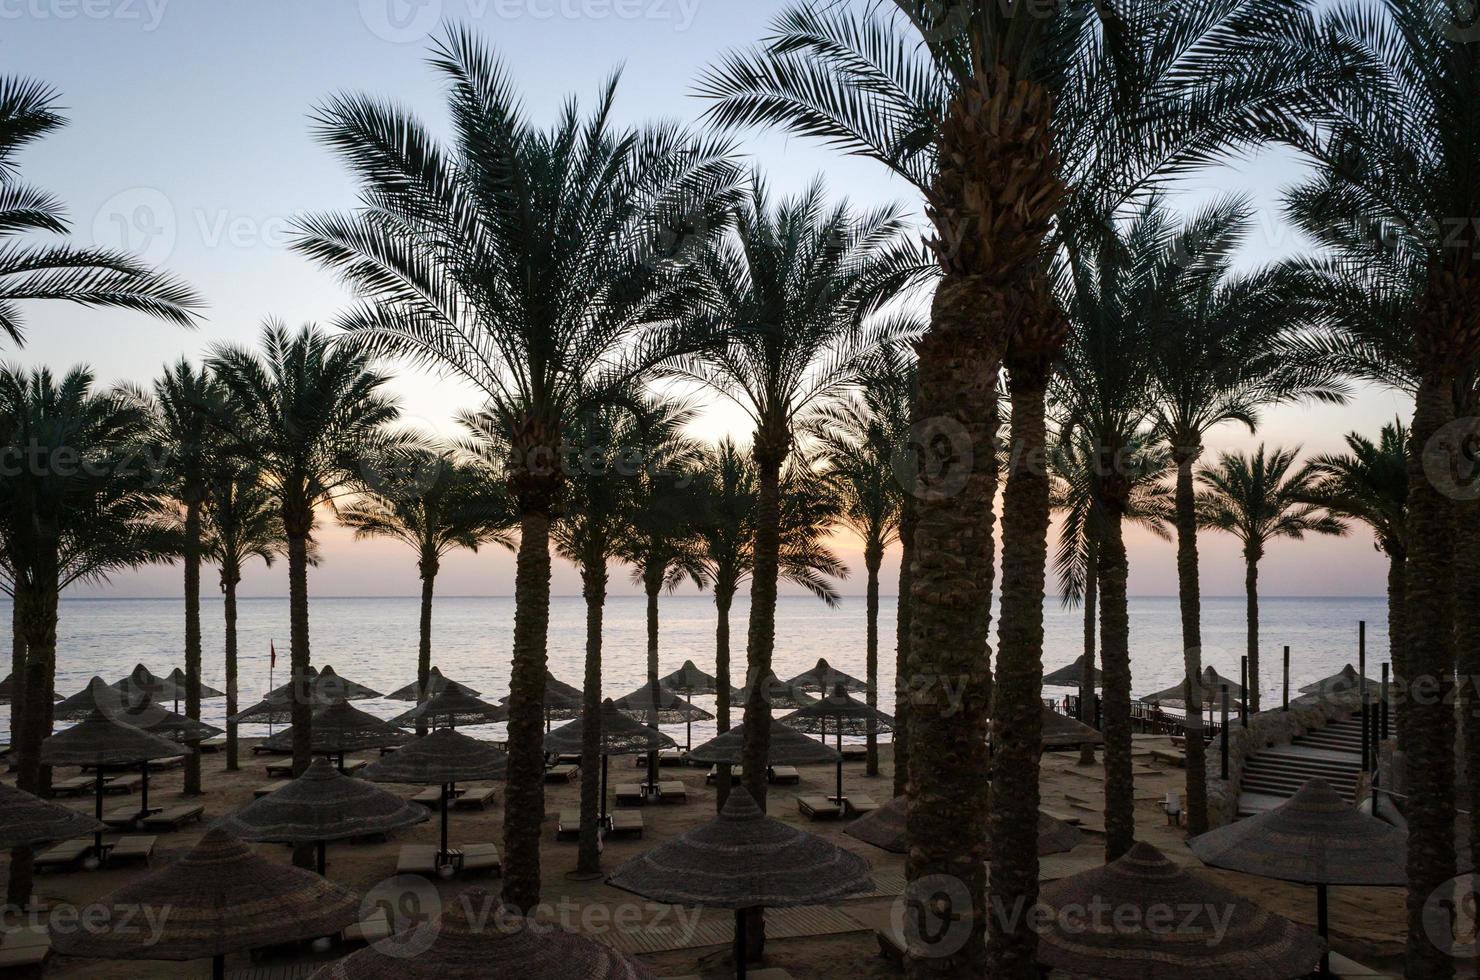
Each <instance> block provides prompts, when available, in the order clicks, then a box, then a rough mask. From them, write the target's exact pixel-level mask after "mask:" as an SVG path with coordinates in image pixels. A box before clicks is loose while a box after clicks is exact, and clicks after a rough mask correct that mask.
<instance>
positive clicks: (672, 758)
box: [658, 749, 689, 766]
mask: <svg viewBox="0 0 1480 980" xmlns="http://www.w3.org/2000/svg"><path fill="white" fill-rule="evenodd" d="M688 761H689V754H688V753H687V752H685V751H684V750H683V749H664V750H663V751H662V752H659V753H658V765H660V766H682V765H686V764H687V763H688Z"/></svg>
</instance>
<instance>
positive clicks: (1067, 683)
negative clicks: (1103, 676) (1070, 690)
mask: <svg viewBox="0 0 1480 980" xmlns="http://www.w3.org/2000/svg"><path fill="white" fill-rule="evenodd" d="M1083 674H1084V654H1082V653H1081V654H1080V655H1079V656H1078V657H1077V658H1076V659H1075V661H1074V662H1073V663H1072V664H1066V665H1065V666H1063V667H1060V668H1059V669H1058V670H1055V671H1050V672H1049V673H1047V674H1044V675H1043V683H1044V684H1045V685H1048V686H1050V687H1078V686H1079V681H1080V678H1081V677H1082V676H1083ZM1090 677H1091V678H1092V680H1091V683H1092V684H1093V685H1094V686H1095V687H1100V686H1101V681H1100V669H1099V668H1098V667H1095V666H1094V665H1091V666H1090Z"/></svg>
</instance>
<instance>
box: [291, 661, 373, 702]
mask: <svg viewBox="0 0 1480 980" xmlns="http://www.w3.org/2000/svg"><path fill="white" fill-rule="evenodd" d="M308 696H309V697H310V698H314V699H316V700H324V701H340V700H343V701H364V700H366V699H367V698H378V697H383V695H382V694H381V693H380V692H379V691H377V690H374V689H373V688H369V687H366V686H365V685H364V684H358V683H356V682H354V681H352V680H349V679H348V678H345V677H340V676H339V675H338V674H336V673H334V668H333V667H327V666H326V667H325V668H324V669H323V670H319V669H318V668H316V667H313V666H310V667H309V668H308ZM292 697H293V682H292V681H291V680H290V681H288V683H286V684H282V685H280V686H278V687H275V688H273V689H272V690H271V691H268V692H267V694H266V696H265V697H264V698H263V700H264V701H273V700H284V699H287V700H291V699H292Z"/></svg>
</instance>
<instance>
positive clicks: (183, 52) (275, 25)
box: [0, 0, 1410, 596]
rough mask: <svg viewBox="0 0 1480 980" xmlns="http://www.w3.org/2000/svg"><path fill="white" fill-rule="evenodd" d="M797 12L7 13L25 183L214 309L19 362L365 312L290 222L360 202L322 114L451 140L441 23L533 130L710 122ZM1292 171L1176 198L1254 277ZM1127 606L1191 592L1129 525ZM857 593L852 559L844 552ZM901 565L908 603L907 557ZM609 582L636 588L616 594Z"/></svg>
mask: <svg viewBox="0 0 1480 980" xmlns="http://www.w3.org/2000/svg"><path fill="white" fill-rule="evenodd" d="M784 6H785V3H783V2H782V0H0V66H3V67H0V72H3V73H5V74H18V75H23V76H27V77H31V78H36V79H40V80H43V81H45V82H47V83H49V84H50V85H52V86H53V87H54V88H56V89H57V91H58V92H59V93H60V95H61V97H60V105H61V106H62V107H64V114H65V116H66V117H67V119H68V120H69V125H68V126H67V127H66V128H65V129H64V130H62V131H61V132H60V133H57V134H55V135H53V136H51V137H49V138H48V139H46V140H45V141H43V142H41V143H40V144H37V145H35V146H33V147H32V148H30V149H28V150H27V151H26V152H25V154H24V155H23V156H22V158H21V161H20V163H21V168H22V174H23V176H24V177H25V179H27V180H28V181H29V182H31V183H33V184H36V185H38V186H40V187H42V188H44V189H46V190H48V191H50V192H52V193H54V194H56V195H58V196H59V197H60V198H61V199H62V200H63V201H65V202H67V203H68V206H69V208H70V212H71V219H72V225H73V227H72V237H73V238H74V240H76V241H80V242H90V243H95V244H99V245H106V246H110V247H122V248H127V249H129V250H131V251H134V252H136V253H138V254H141V255H142V256H144V257H145V258H147V259H148V260H149V261H151V262H154V263H157V264H159V265H161V266H163V267H165V268H168V269H170V270H171V271H173V272H175V273H177V274H178V275H179V276H181V277H183V278H184V279H185V280H186V281H188V282H189V283H190V284H191V285H193V286H194V287H195V288H196V289H197V290H198V291H199V292H200V293H201V294H202V296H203V297H204V298H205V300H206V302H207V304H208V309H207V310H206V312H205V318H204V321H203V322H202V323H201V325H200V326H199V328H198V329H196V330H194V331H186V330H182V329H180V328H179V327H176V326H172V325H168V324H164V323H161V322H156V321H152V320H150V319H148V318H145V317H142V316H139V315H136V314H129V313H121V312H107V311H94V310H85V309H81V308H76V307H70V306H60V305H45V306H43V305H39V304H33V305H32V306H31V307H30V308H29V309H27V311H26V315H27V319H28V327H27V343H26V345H25V347H24V348H23V349H21V350H19V351H16V350H10V351H7V352H6V353H5V355H4V356H5V357H7V358H8V359H10V360H11V361H13V362H16V363H20V364H22V365H25V366H27V367H31V366H37V365H42V364H45V365H50V366H52V367H53V368H58V369H60V368H63V367H66V366H70V365H72V364H76V363H79V362H84V363H87V364H90V365H91V366H92V367H93V368H94V369H95V371H96V372H97V373H98V375H99V377H100V379H101V380H102V381H104V382H113V381H135V382H142V381H145V380H147V379H150V378H152V377H154V376H155V375H157V374H159V373H160V371H161V369H162V367H163V366H164V365H165V364H166V363H169V362H172V361H174V360H177V359H178V358H180V357H182V356H184V357H188V358H191V359H192V360H198V359H199V357H200V356H201V354H202V353H203V352H204V351H205V350H206V349H207V348H209V347H210V346H211V345H213V344H217V343H236V344H251V343H252V342H253V341H254V340H255V338H256V337H257V335H258V332H259V330H260V327H261V324H262V322H263V321H264V320H265V319H266V318H268V317H277V318H281V319H283V320H285V321H287V322H288V323H290V324H298V323H305V322H327V321H329V320H331V319H332V318H333V317H334V315H335V313H336V312H337V311H339V310H340V309H342V308H343V307H344V306H345V305H346V304H347V302H348V299H349V297H348V295H347V294H346V292H345V291H344V290H343V289H342V288H341V287H340V286H339V285H338V284H337V283H336V281H335V279H334V277H333V276H332V275H331V274H330V273H327V272H325V271H323V270H321V269H319V268H317V267H316V266H314V265H313V264H311V263H310V262H309V261H307V260H306V259H304V258H302V257H300V256H297V255H295V254H293V253H291V252H290V251H289V250H288V249H287V247H286V241H287V237H288V232H289V227H290V222H291V220H292V218H293V216H295V215H297V214H300V213H303V212H307V211H323V210H335V209H345V208H350V207H352V206H353V205H354V204H355V190H354V185H353V182H352V181H351V179H350V177H349V176H348V174H347V173H346V171H345V170H344V169H343V168H342V167H341V165H340V164H339V163H338V162H337V161H336V160H335V159H334V158H333V157H332V156H331V154H330V153H329V152H328V151H327V150H326V149H325V148H324V147H322V146H321V145H319V144H318V143H316V142H315V140H314V137H313V135H312V133H311V129H310V123H309V116H310V113H311V111H312V109H313V107H314V106H315V105H316V104H318V103H320V102H322V101H323V100H324V99H325V98H327V97H328V96H330V95H331V94H334V93H338V92H366V93H370V94H373V95H376V96H381V97H385V98H389V99H393V100H395V101H396V102H398V103H401V104H403V105H405V106H408V107H410V108H411V109H412V110H413V111H414V112H415V113H416V114H417V115H418V116H420V117H421V118H423V119H424V120H426V121H427V123H428V124H429V125H430V126H432V127H433V128H434V129H436V130H438V131H445V119H446V113H445V110H444V107H443V100H442V88H441V83H440V80H439V79H438V77H437V76H436V75H435V74H434V72H433V71H432V70H431V69H430V68H429V67H428V66H427V64H426V61H425V59H426V54H427V48H428V42H427V36H428V34H429V33H430V34H436V33H438V32H440V31H441V30H442V25H443V24H445V23H449V22H457V23H467V24H471V25H472V26H473V27H474V28H476V29H477V30H478V31H479V32H480V33H481V34H482V35H483V36H484V37H485V38H486V39H487V40H488V41H489V42H490V43H491V44H492V45H494V46H495V47H496V49H497V50H498V51H499V53H500V54H501V56H502V57H503V58H504V59H505V61H506V63H507V65H508V67H509V70H510V72H511V74H512V76H513V77H514V78H515V79H516V80H517V82H518V84H519V86H520V87H521V90H522V91H523V93H524V99H525V103H526V106H527V109H528V112H529V114H530V116H531V117H532V118H533V119H535V120H538V121H549V120H552V119H553V117H554V115H555V113H556V112H557V111H558V110H559V109H560V107H561V106H562V104H563V103H564V102H565V100H566V99H567V98H569V97H571V96H572V95H574V96H577V97H579V98H581V99H583V100H584V101H586V102H588V103H589V102H590V101H591V99H592V98H594V96H595V93H596V92H597V90H598V89H599V87H600V86H601V84H602V83H603V82H604V81H605V80H606V78H607V77H608V76H609V74H610V73H611V72H612V71H614V70H620V71H621V72H622V79H621V85H620V89H619V98H618V112H619V115H620V116H621V118H622V119H623V120H624V121H628V122H634V123H635V122H639V121H643V120H652V119H678V120H682V121H685V122H688V123H693V124H696V125H697V120H698V117H699V115H700V114H701V113H702V111H703V103H702V102H700V101H699V100H697V99H696V98H694V97H693V94H692V92H693V82H694V80H695V79H696V78H697V77H698V75H699V74H700V73H701V72H702V71H703V69H704V68H705V67H706V66H708V65H710V64H712V63H713V62H714V61H715V60H717V58H718V56H719V55H720V54H722V53H723V52H724V51H725V50H726V49H728V48H730V47H733V46H736V45H743V44H748V43H751V42H753V41H756V40H758V39H760V38H762V37H764V36H765V34H766V31H767V25H768V23H769V21H770V20H771V19H772V18H773V17H774V16H775V15H776V14H777V13H778V12H779V11H780V10H781V9H783V8H784ZM740 147H741V152H742V153H743V154H744V155H745V156H746V157H747V158H748V159H749V161H750V162H752V163H753V165H755V166H756V167H758V168H760V169H761V170H762V171H763V172H764V174H765V176H766V178H767V179H768V181H769V182H770V183H771V184H772V185H773V187H774V189H775V191H776V192H777V193H790V192H795V191H797V190H800V189H801V188H802V187H804V186H805V185H806V184H808V183H809V182H811V181H812V180H813V179H814V178H815V177H816V176H818V175H822V176H823V177H824V178H825V179H826V183H827V186H828V188H829V190H830V192H831V193H832V194H833V195H835V196H838V197H843V196H846V197H847V198H849V199H850V200H852V201H854V202H856V203H858V204H860V205H865V206H874V205H877V204H879V203H882V202H886V201H897V202H900V203H901V204H903V205H905V206H906V207H908V208H910V209H912V210H913V211H914V212H915V213H917V214H918V211H919V204H918V200H917V199H916V196H915V194H914V192H913V189H912V188H910V187H909V186H908V185H906V184H904V183H903V182H902V181H899V180H897V179H895V178H892V177H891V176H890V175H888V174H887V172H886V171H885V170H884V168H882V167H881V166H879V165H877V164H874V163H872V162H870V161H866V160H861V159H856V158H848V157H844V156H841V155H839V154H837V153H835V152H832V151H828V150H825V149H823V148H821V147H818V146H816V145H815V144H812V143H809V142H806V141H801V140H795V139H791V138H788V137H787V136H785V135H784V134H781V133H779V132H760V133H745V134H743V136H742V138H741V140H740ZM1299 173H1300V162H1299V161H1298V160H1294V159H1291V158H1290V157H1289V156H1288V155H1285V154H1281V153H1276V152H1264V153H1261V154H1258V155H1257V156H1254V157H1252V158H1241V159H1237V160H1232V161H1230V162H1229V163H1228V164H1227V165H1226V166H1222V167H1219V168H1217V169H1215V170H1211V171H1209V172H1207V173H1205V174H1200V175H1197V176H1195V177H1192V178H1189V179H1186V180H1184V181H1183V182H1181V184H1179V186H1178V187H1177V188H1176V189H1175V192H1174V195H1173V198H1172V200H1173V202H1174V203H1176V204H1178V205H1179V206H1182V207H1186V208H1195V207H1197V206H1199V205H1200V204H1202V203H1204V202H1206V201H1208V200H1211V199H1213V198H1215V197H1217V196H1219V195H1222V194H1232V193H1243V194H1248V195H1250V196H1251V197H1252V199H1253V200H1254V201H1255V202H1256V204H1258V205H1259V206H1260V217H1259V221H1258V223H1257V225H1256V228H1255V230H1254V232H1253V233H1252V234H1251V236H1250V239H1249V241H1248V242H1247V245H1246V248H1245V250H1244V256H1243V258H1244V261H1246V262H1247V263H1248V264H1250V265H1255V264H1259V263H1262V262H1266V261H1270V260H1273V259H1277V258H1280V257H1282V256H1285V255H1289V254H1292V253H1294V252H1296V251H1298V250H1300V249H1301V248H1302V243H1301V241H1300V239H1299V236H1298V235H1297V234H1295V233H1294V232H1293V231H1292V230H1291V229H1290V228H1289V227H1288V226H1286V225H1285V224H1284V223H1283V222H1281V221H1280V219H1279V216H1278V202H1279V194H1280V190H1281V189H1282V188H1284V187H1287V186H1289V184H1290V183H1292V182H1293V181H1294V180H1296V179H1298V177H1299ZM396 375H397V377H396V380H395V382H394V386H393V390H394V391H395V393H396V394H397V395H398V396H399V397H400V399H401V401H402V406H403V410H404V414H405V416H406V418H407V419H408V421H410V422H411V423H412V424H414V425H417V426H419V427H421V428H424V429H427V430H430V431H434V432H444V433H446V432H451V431H452V428H453V427H452V423H451V419H452V418H453V416H454V414H455V413H456V412H457V411H459V410H461V409H467V408H474V407H476V406H477V397H476V394H475V393H474V392H473V391H472V390H471V389H470V388H469V387H467V386H466V385H465V384H463V383H460V382H458V381H457V380H456V379H449V378H441V377H436V376H434V375H431V374H428V373H426V372H424V371H421V370H419V369H413V368H410V367H405V366H402V367H399V368H398V369H397V370H396ZM1409 411H1410V410H1409V407H1408V406H1407V405H1406V404H1405V403H1404V400H1403V399H1401V398H1399V397H1397V396H1395V395H1393V394H1391V393H1388V392H1380V391H1364V392H1361V393H1360V394H1359V395H1358V396H1357V397H1356V398H1354V399H1353V400H1352V402H1351V403H1349V404H1347V405H1345V406H1311V405H1301V406H1289V407H1283V408H1278V409H1273V410H1270V411H1268V412H1267V413H1266V415H1265V418H1264V419H1263V424H1262V425H1261V429H1260V432H1259V433H1258V435H1257V436H1252V437H1251V436H1250V435H1249V434H1248V433H1247V432H1246V431H1241V430H1239V429H1235V428H1233V427H1230V428H1228V429H1227V430H1219V431H1217V432H1215V433H1214V434H1213V437H1212V438H1211V439H1210V440H1209V449H1210V450H1213V451H1221V450H1235V449H1237V450H1245V451H1246V450H1248V449H1250V448H1252V447H1253V446H1254V445H1255V444H1256V443H1257V442H1259V441H1265V442H1268V443H1270V444H1279V445H1291V444H1298V445H1301V446H1302V447H1304V449H1305V451H1306V452H1326V451H1335V450H1338V449H1340V448H1341V445H1342V444H1341V435H1342V434H1343V433H1345V432H1347V431H1350V430H1354V429H1355V430H1360V431H1363V432H1367V433H1374V434H1375V432H1376V430H1377V429H1378V428H1379V427H1380V426H1381V425H1382V424H1383V423H1384V422H1386V421H1389V420H1391V419H1392V418H1393V417H1394V416H1395V415H1396V414H1399V413H1401V414H1403V415H1405V416H1406V415H1407V414H1408V413H1409ZM695 432H696V434H697V435H700V436H702V437H705V438H710V439H715V438H718V437H719V436H721V435H723V434H726V433H734V434H736V435H737V436H740V437H742V438H743V437H744V435H745V431H744V424H743V416H741V415H740V413H739V412H738V411H737V410H736V409H735V408H734V407H733V406H726V405H716V406H714V407H713V408H712V409H710V410H709V411H707V412H706V413H705V414H704V415H703V416H702V417H701V419H700V420H699V422H698V423H696V426H695ZM322 540H323V553H324V557H325V561H324V563H323V564H322V566H321V567H319V568H318V569H315V570H314V572H313V581H312V589H313V591H314V593H316V594H323V595H409V594H414V593H415V592H416V591H417V580H416V568H415V562H414V558H413V556H412V555H411V553H410V552H409V551H408V550H406V549H405V548H404V546H401V545H398V544H395V543H391V542H352V541H350V540H349V536H348V534H347V533H345V532H344V531H342V530H341V529H338V528H336V527H332V526H331V527H326V528H325V529H324V531H323V532H322ZM1128 542H1129V545H1130V549H1131V582H1130V585H1131V591H1132V593H1133V594H1136V595H1167V594H1172V593H1174V592H1175V590H1176V577H1175V576H1176V570H1175V564H1174V552H1173V549H1172V547H1171V546H1170V545H1168V544H1165V543H1163V542H1160V541H1157V540H1156V539H1155V538H1153V537H1152V536H1151V535H1149V534H1148V533H1146V532H1142V531H1138V530H1132V531H1131V532H1129V537H1128ZM836 544H837V546H838V549H839V551H840V552H841V553H842V554H843V556H844V557H845V558H846V559H847V560H848V562H849V564H850V566H852V567H853V568H854V571H855V573H854V574H853V575H852V576H851V578H850V579H849V581H847V582H846V583H844V584H843V586H842V590H843V591H844V592H845V593H860V592H861V591H862V589H863V576H862V569H861V560H860V555H859V547H858V545H857V543H856V542H854V541H851V540H849V539H847V538H846V537H840V538H839V539H838V541H837V542H836ZM1203 551H1204V556H1205V557H1204V561H1203V591H1204V592H1205V593H1207V594H1215V595H1222V594H1234V593H1237V592H1239V591H1240V590H1241V589H1242V583H1243V570H1242V566H1241V561H1240V558H1239V554H1238V549H1237V547H1236V545H1235V543H1234V542H1233V541H1232V540H1231V539H1228V538H1226V536H1215V535H1204V543H1203ZM894 559H895V555H894V554H893V552H892V551H891V555H890V561H889V562H888V563H887V564H886V568H885V570H884V582H885V583H886V585H885V592H886V593H887V592H890V591H892V588H891V586H892V583H894V582H895V581H896V576H897V563H896V561H895V560H894ZM1384 575H1385V562H1384V560H1383V558H1382V556H1381V555H1379V554H1377V553H1376V552H1375V550H1374V549H1373V547H1372V543H1371V540H1370V538H1369V537H1368V536H1367V535H1366V534H1364V533H1362V532H1361V531H1355V532H1354V533H1353V534H1352V535H1351V536H1349V537H1347V538H1345V539H1321V540H1307V541H1304V542H1291V543H1282V544H1278V545H1276V546H1274V547H1273V548H1272V549H1271V550H1270V552H1269V554H1268V557H1267V558H1266V560H1265V561H1264V563H1263V565H1262V566H1261V588H1262V589H1263V590H1264V591H1265V592H1266V593H1267V594H1271V595H1377V594H1380V593H1381V592H1382V591H1383V588H1384ZM512 584H513V561H512V556H510V555H509V554H508V553H506V552H488V551H485V552H482V553H480V554H477V555H467V554H458V555H454V556H453V557H451V558H450V559H449V560H448V561H447V562H445V563H444V569H443V572H442V575H441V577H440V579H439V591H441V592H442V593H443V594H457V595H492V594H505V593H507V592H509V591H510V590H511V589H512ZM553 588H554V591H555V592H556V593H557V594H575V593H577V592H579V588H580V585H579V579H578V577H577V576H576V575H575V573H574V571H573V569H571V568H569V567H568V566H565V565H563V564H557V567H556V570H555V581H554V585H553ZM179 591H180V586H179V573H178V570H177V569H171V568H156V569H149V570H145V571H142V572H137V573H129V574H126V575H120V576H117V577H116V578H115V579H114V580H113V581H112V582H111V583H109V584H107V585H104V586H97V587H89V588H87V589H83V590H80V591H79V592H78V594H90V593H102V594H109V595H121V596H133V595H139V596H170V595H176V594H179ZM242 591H243V594H245V595H257V596H271V595H282V594H285V593H286V575H285V571H284V570H283V569H282V568H281V567H278V568H275V569H271V570H266V569H260V568H257V569H253V570H251V571H249V573H248V575H247V578H246V581H245V582H244V583H243V588H242ZM613 591H614V592H624V591H635V589H633V587H632V586H630V585H629V584H628V583H626V582H625V581H622V580H620V579H614V589H613Z"/></svg>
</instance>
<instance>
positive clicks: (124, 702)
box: [52, 675, 148, 721]
mask: <svg viewBox="0 0 1480 980" xmlns="http://www.w3.org/2000/svg"><path fill="white" fill-rule="evenodd" d="M147 697H148V694H147V693H145V692H143V691H126V690H121V689H119V688H117V687H114V686H113V685H111V684H109V683H108V682H107V681H105V680H103V679H102V678H101V677H98V676H96V675H95V676H94V677H93V679H92V680H90V681H88V682H87V686H86V687H84V688H83V689H82V690H80V691H78V692H77V693H76V694H74V695H72V696H71V697H69V698H63V699H62V700H61V701H58V702H57V703H56V706H55V707H54V708H52V717H53V718H55V719H56V720H57V721H81V720H82V719H84V718H86V717H87V716H89V715H91V714H92V713H93V712H95V711H100V712H102V713H103V714H105V715H116V714H118V713H119V712H121V711H123V710H124V709H126V708H128V707H130V706H132V705H135V704H138V703H139V701H141V700H142V699H144V698H147Z"/></svg>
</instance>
